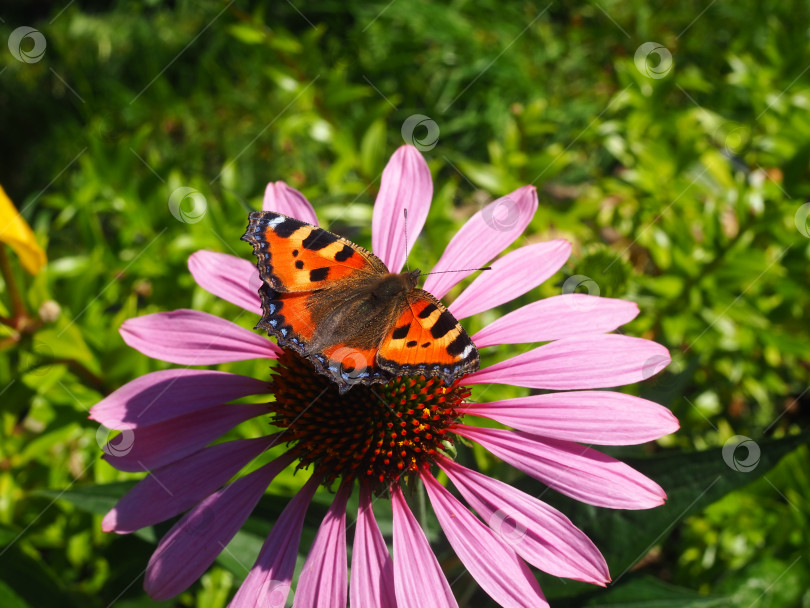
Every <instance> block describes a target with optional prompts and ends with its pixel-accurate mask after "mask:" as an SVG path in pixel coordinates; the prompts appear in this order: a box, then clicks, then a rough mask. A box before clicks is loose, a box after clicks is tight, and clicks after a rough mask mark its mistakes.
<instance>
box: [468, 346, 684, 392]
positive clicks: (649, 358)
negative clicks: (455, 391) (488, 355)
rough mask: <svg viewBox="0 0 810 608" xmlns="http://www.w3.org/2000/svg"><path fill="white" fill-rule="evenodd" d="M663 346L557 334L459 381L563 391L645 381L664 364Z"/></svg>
mask: <svg viewBox="0 0 810 608" xmlns="http://www.w3.org/2000/svg"><path fill="white" fill-rule="evenodd" d="M669 361H670V358H669V352H668V351H667V349H666V348H664V347H663V346H661V345H660V344H656V343H655V342H651V341H650V340H643V339H641V338H632V337H630V336H619V335H615V334H605V335H588V336H581V337H576V338H563V339H562V340H557V341H556V342H551V343H549V344H545V345H543V346H540V347H538V348H535V349H534V350H530V351H529V352H527V353H523V354H522V355H517V356H516V357H512V358H511V359H507V360H506V361H501V362H500V363H496V364H495V365H492V366H490V367H488V368H486V369H482V370H480V371H477V372H475V373H474V374H470V375H469V376H466V377H465V378H463V379H462V380H461V384H464V385H470V384H487V383H492V384H514V385H516V386H527V387H529V388H545V389H552V390H565V389H572V388H573V389H576V388H608V387H611V386H621V385H623V384H632V383H634V382H640V381H642V380H647V379H648V378H650V377H651V376H653V375H654V374H656V373H658V372H659V371H661V370H662V369H664V367H666V366H667V365H668V364H669Z"/></svg>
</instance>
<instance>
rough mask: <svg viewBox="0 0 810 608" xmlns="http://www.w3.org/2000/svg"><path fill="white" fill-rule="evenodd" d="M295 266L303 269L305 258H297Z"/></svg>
mask: <svg viewBox="0 0 810 608" xmlns="http://www.w3.org/2000/svg"><path fill="white" fill-rule="evenodd" d="M295 267H296V268H297V269H298V270H301V269H302V268H303V267H304V260H295Z"/></svg>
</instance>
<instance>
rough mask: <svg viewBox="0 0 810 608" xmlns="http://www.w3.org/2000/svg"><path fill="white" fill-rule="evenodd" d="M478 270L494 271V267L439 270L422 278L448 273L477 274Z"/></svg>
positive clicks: (427, 273)
mask: <svg viewBox="0 0 810 608" xmlns="http://www.w3.org/2000/svg"><path fill="white" fill-rule="evenodd" d="M477 270H492V266H483V267H482V268H456V269H455V270H437V271H436V272H426V273H424V274H423V275H422V276H423V277H425V276H427V275H429V274H444V273H446V272H475V271H477Z"/></svg>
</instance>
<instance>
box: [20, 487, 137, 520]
mask: <svg viewBox="0 0 810 608" xmlns="http://www.w3.org/2000/svg"><path fill="white" fill-rule="evenodd" d="M135 483H136V482H134V481H120V482H116V483H107V484H103V485H96V486H83V487H73V488H70V489H68V490H38V491H35V492H32V493H31V495H32V496H45V497H47V498H54V499H59V500H65V501H67V502H69V503H71V504H72V505H75V506H76V507H78V508H79V509H81V510H82V511H87V512H88V513H95V514H96V515H104V514H106V513H107V511H109V510H110V509H112V508H113V507H114V506H115V503H117V502H118V501H119V500H120V499H121V497H122V496H123V495H124V494H126V493H127V492H129V491H130V490H131V489H132V488H133V487H134V486H135Z"/></svg>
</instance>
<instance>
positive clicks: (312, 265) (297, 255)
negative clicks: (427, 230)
mask: <svg viewBox="0 0 810 608" xmlns="http://www.w3.org/2000/svg"><path fill="white" fill-rule="evenodd" d="M242 240H244V241H247V242H248V243H250V244H251V245H253V252H254V253H255V254H256V258H257V259H258V262H257V264H258V267H259V273H260V274H261V276H262V279H263V280H264V281H265V282H266V283H267V285H268V286H269V287H270V288H271V289H273V290H274V291H280V292H284V293H287V292H301V291H314V290H316V289H324V288H328V287H329V286H330V284H334V283H335V282H338V281H341V280H343V279H346V278H348V277H350V276H353V275H356V274H357V273H358V272H359V273H363V274H368V275H369V276H374V275H379V274H381V273H386V272H388V269H387V268H386V267H385V264H383V263H382V261H380V259H379V258H377V257H376V256H374V255H373V254H371V253H370V252H368V251H366V250H365V249H363V248H362V247H360V246H359V245H355V244H354V243H352V242H351V241H349V240H348V239H344V238H343V237H342V236H338V235H337V234H333V233H331V232H329V231H328V230H324V229H323V228H318V227H316V226H312V225H310V224H306V223H304V222H302V221H300V220H297V219H295V218H291V217H287V216H286V215H281V214H280V213H275V212H274V211H254V212H252V213H251V214H250V223H249V224H248V228H247V232H245V234H244V236H243V237H242Z"/></svg>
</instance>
